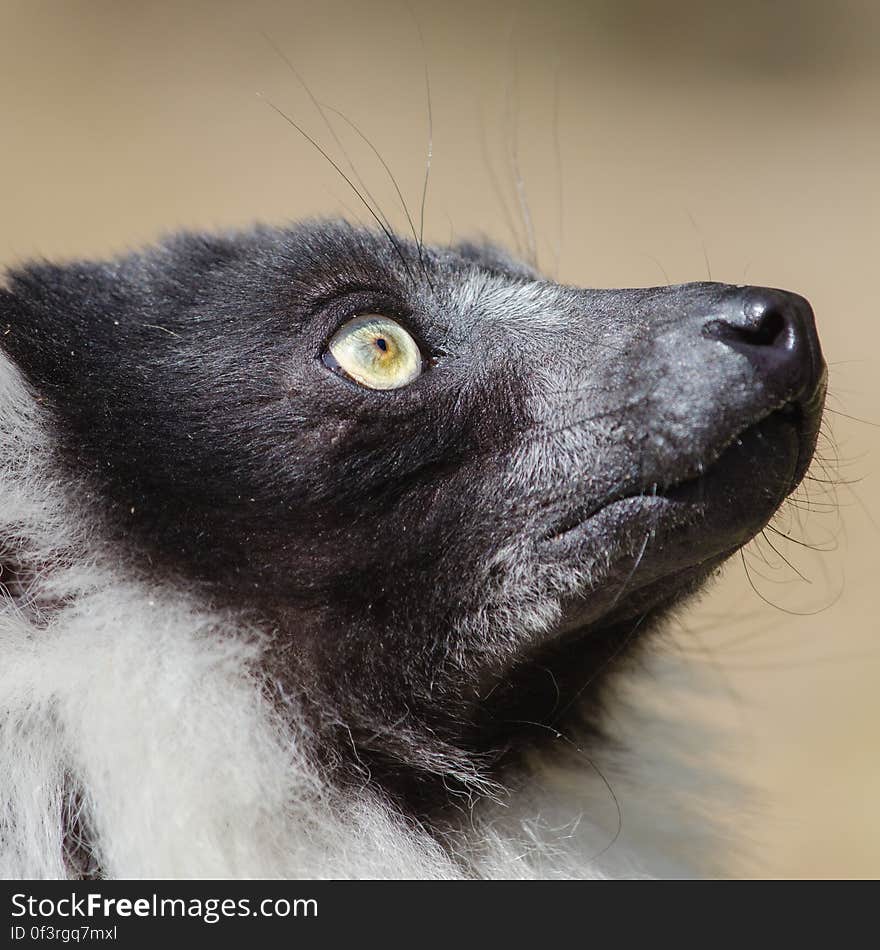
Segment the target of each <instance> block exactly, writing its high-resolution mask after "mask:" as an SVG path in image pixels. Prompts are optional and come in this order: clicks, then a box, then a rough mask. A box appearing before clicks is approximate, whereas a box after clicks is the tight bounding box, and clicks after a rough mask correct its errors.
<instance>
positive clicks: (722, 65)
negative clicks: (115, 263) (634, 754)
mask: <svg viewBox="0 0 880 950" xmlns="http://www.w3.org/2000/svg"><path fill="white" fill-rule="evenodd" d="M413 14H415V18H414V17H413ZM416 21H418V23H419V24H420V27H421V31H422V33H423V34H424V43H422V42H421V41H420V39H419V30H418V28H417V26H416ZM263 31H264V32H265V33H266V34H268V35H269V36H270V37H271V38H272V40H273V41H274V43H276V44H277V45H278V46H279V47H281V48H283V50H284V51H285V53H286V54H287V55H288V56H289V57H290V59H291V60H292V62H293V63H294V64H295V66H296V69H297V70H298V71H299V72H300V73H301V74H302V75H303V76H304V77H305V78H306V80H307V82H308V83H309V84H310V86H311V87H312V90H313V92H314V94H315V96H317V97H318V98H319V99H320V100H322V101H324V102H326V103H329V104H330V105H332V106H334V107H336V108H338V109H340V110H342V111H343V112H345V113H346V114H347V115H348V116H349V117H350V118H351V119H352V120H353V121H355V122H356V123H358V125H360V126H361V127H362V128H363V130H364V131H365V132H366V133H367V134H368V135H369V136H370V138H371V139H372V140H373V142H374V143H375V144H376V146H377V147H378V148H379V149H380V151H381V152H382V153H383V155H384V157H385V158H386V159H387V161H388V162H389V164H390V165H391V166H392V167H393V169H394V170H395V173H396V175H397V176H398V179H399V182H400V186H401V189H402V191H403V193H404V195H406V196H407V199H408V201H409V203H410V206H411V207H414V208H415V207H417V205H418V198H419V196H420V193H421V187H422V176H423V168H424V153H425V149H426V139H427V122H426V104H425V88H424V68H425V65H426V64H427V66H428V69H429V72H430V82H431V91H432V100H433V120H434V148H433V151H434V157H433V164H432V170H431V181H430V186H429V191H428V200H427V213H426V233H427V234H428V235H429V236H430V237H431V238H432V239H434V240H438V241H447V240H449V238H450V236H451V235H453V234H454V235H465V234H471V233H473V232H475V231H482V232H485V233H487V234H489V235H491V236H492V237H494V238H497V239H500V240H502V241H505V242H507V243H510V244H513V245H514V246H516V244H517V242H519V243H520V244H523V243H524V240H523V225H522V224H521V217H520V213H519V207H518V200H517V194H518V191H520V190H521V191H522V192H523V193H524V194H525V196H526V197H527V200H528V204H529V206H530V209H531V212H530V213H531V217H532V220H533V222H534V228H535V232H536V234H537V238H538V249H539V253H540V259H541V262H542V264H543V266H544V267H545V268H546V270H547V271H548V272H549V273H551V274H558V275H559V277H560V279H562V280H565V281H568V282H572V283H578V284H582V285H595V286H624V285H636V284H655V283H666V282H679V281H684V280H691V279H703V278H705V277H707V276H708V275H709V274H711V276H712V277H713V278H714V279H719V280H726V281H730V282H735V283H739V282H743V281H748V282H750V283H764V284H770V285H776V286H782V287H787V288H790V289H794V290H798V291H800V292H801V293H803V294H805V295H806V296H808V297H809V298H810V299H811V301H812V302H813V305H814V307H815V309H816V312H817V315H818V319H819V324H820V330H821V333H822V336H823V340H824V345H825V348H826V354H827V357H828V359H829V361H830V363H831V396H830V399H829V406H830V408H832V409H834V410H837V411H838V413H847V414H850V415H853V416H857V417H859V418H861V419H866V420H870V421H872V422H873V423H875V425H876V423H878V422H880V358H878V353H877V348H878V345H880V320H878V316H877V305H876V302H875V287H876V275H877V270H878V267H877V260H878V254H880V240H878V238H880V233H878V226H880V218H878V210H880V202H878V196H880V183H878V176H877V171H878V168H880V5H878V4H876V3H872V2H871V0H863V2H858V0H846V2H838V3H834V4H831V3H821V2H816V3H812V2H793V0H776V2H774V3H764V2H759V0H745V2H737V3H730V2H724V3H717V4H713V3H699V2H696V0H693V2H692V0H666V2H664V3H653V2H651V0H641V2H616V0H589V2H581V3H561V2H557V3H553V2H547V0H544V2H541V3H533V4H529V3H522V2H507V3H498V2H494V0H493V2H483V3H473V2H470V3H467V2H462V0H444V2H434V3H426V2H422V0H419V2H415V0H414V2H413V4H412V6H411V7H409V6H407V5H406V3H404V2H403V0H401V2H398V0H388V2H384V0H381V2H379V0H377V2H361V3H354V2H349V3H344V2H339V0H331V2H312V3H305V2H302V0H294V2H290V3H267V2H262V3H259V2H258V3H244V2H241V3H238V4H236V3H217V2H214V3H209V2H185V3H168V2H151V3H142V2H133V0H129V2H126V0H113V2H108V0H92V2H84V0H69V2H53V3H50V2H33V0H31V2H11V0H0V130H2V132H0V135H2V138H0V142H2V148H0V262H4V263H11V262H14V261H15V260H19V259H22V258H25V257H28V256H32V255H45V256H50V257H56V256H67V255H94V254H104V253H108V252H113V251H118V250H121V249H124V248H128V247H132V246H136V245H137V244H139V243H141V242H144V241H149V240H151V239H153V238H154V237H155V236H156V235H158V234H159V233H161V232H164V231H169V230H173V229H175V228H179V227H191V228H202V227H208V228H214V227H226V226H234V225H245V224H247V223H249V222H251V221H253V220H257V219H263V220H271V221H282V220H285V219H289V218H298V217H301V216H303V215H307V214H327V213H342V214H351V213H352V212H356V213H357V214H358V215H362V216H366V215H365V212H364V211H363V208H362V207H359V206H358V204H357V199H356V198H353V196H352V195H351V193H350V192H348V191H347V188H346V186H345V184H344V183H343V182H342V181H341V180H340V179H339V177H338V176H336V175H335V173H334V172H333V171H332V169H330V168H329V167H328V166H327V163H326V162H324V161H323V160H322V159H321V158H320V157H319V156H318V155H316V154H315V152H314V151H313V150H312V149H311V147H310V146H309V145H308V144H307V143H305V142H304V141H303V140H302V139H301V138H300V137H299V136H298V134H297V133H296V132H295V131H294V130H293V129H291V128H290V127H289V126H287V125H286V124H285V122H284V121H283V120H282V119H281V118H279V116H278V115H277V114H276V113H275V112H273V111H272V110H271V109H270V108H269V107H268V106H267V104H266V102H265V101H263V100H261V99H260V98H258V96H257V95H256V93H257V92H262V93H263V94H264V95H265V96H266V97H267V98H269V99H270V100H272V101H274V102H275V103H276V104H277V105H278V106H279V107H280V108H282V109H284V110H285V111H288V112H289V113H290V114H291V115H292V116H294V117H295V118H296V120H297V121H298V122H299V123H300V124H301V125H303V126H304V127H305V128H307V129H308V130H309V132H310V133H311V134H312V135H314V136H316V137H319V138H320V139H321V140H322V141H323V142H325V143H326V144H327V146H328V147H332V148H333V150H334V154H336V155H337V156H338V154H339V153H338V150H336V145H335V143H334V142H333V139H332V138H331V137H330V135H329V133H328V131H327V129H326V127H325V126H324V124H323V122H322V120H321V118H320V117H319V116H318V114H317V113H316V111H315V108H314V106H313V104H312V102H311V101H310V98H309V96H308V95H307V93H306V92H305V91H304V89H303V88H302V86H301V85H300V84H299V83H298V81H297V79H296V78H295V77H294V75H293V74H292V73H291V71H290V70H289V69H288V67H287V66H286V65H285V64H284V62H283V61H282V60H281V59H280V58H279V56H278V55H276V53H275V52H273V50H272V48H271V47H270V45H269V44H268V42H267V40H266V39H265V38H264V36H263V35H262V32H263ZM336 121H337V126H338V134H339V137H340V139H342V140H343V141H344V142H345V144H346V145H347V146H348V147H349V148H350V151H351V155H352V158H353V159H354V161H355V163H356V164H357V167H358V169H359V172H360V174H361V175H362V176H363V179H364V181H366V182H367V184H368V186H369V188H370V190H371V192H372V193H373V194H374V195H375V197H376V199H377V200H378V201H379V202H380V203H381V204H382V206H383V207H384V208H385V209H386V211H387V213H388V214H389V216H390V217H391V218H392V219H393V220H394V221H395V222H397V224H398V225H399V226H401V227H403V226H404V223H405V222H404V218H403V216H402V214H401V212H400V210H399V207H398V206H397V205H396V204H395V195H394V192H393V189H392V188H391V187H390V185H389V183H388V182H387V180H386V179H385V177H384V173H383V171H382V168H381V166H379V165H378V163H377V162H376V160H375V158H374V157H373V156H372V154H371V152H370V151H369V149H368V148H367V147H366V146H364V145H363V143H362V142H360V141H359V140H358V139H357V136H356V135H354V133H352V132H351V131H350V129H348V128H347V127H346V126H345V124H344V123H343V122H342V121H341V120H336ZM341 161H342V162H343V167H345V168H346V170H347V165H345V164H344V159H342V160H341ZM489 166H491V167H492V169H494V171H493V172H492V173H490V171H489ZM517 168H518V169H519V172H520V173H521V175H522V180H523V183H524V184H523V186H522V189H518V188H517V186H516V184H515V181H516V177H517V174H516V172H517ZM493 182H494V183H493ZM502 198H503V201H502ZM504 204H506V206H507V211H505V210H504V207H503V206H504ZM511 223H512V224H513V226H514V227H515V229H516V232H517V233H516V235H513V234H511ZM829 420H830V423H831V430H832V431H833V441H830V440H828V439H826V440H825V441H824V442H823V444H822V446H821V448H820V454H821V455H822V458H823V459H824V460H825V464H824V466H823V467H819V468H817V469H816V470H815V474H816V475H817V476H818V477H821V478H824V477H826V476H825V475H823V472H826V471H827V472H830V473H831V474H832V475H833V477H836V478H840V479H844V480H847V481H849V480H853V479H855V480H857V484H855V485H840V486H839V487H837V488H836V490H835V489H834V488H833V486H828V485H823V484H821V483H819V482H812V483H810V484H809V485H808V486H807V487H806V488H804V489H803V490H802V491H801V493H800V494H799V496H798V499H799V502H800V504H801V505H802V506H807V505H809V506H810V507H812V508H813V509H814V510H813V511H812V512H809V513H808V512H806V511H803V510H801V509H800V508H798V509H794V508H789V510H788V512H787V514H784V515H783V516H782V519H781V521H780V522H779V523H778V526H779V527H780V529H782V530H791V532H792V534H793V535H794V536H795V537H796V538H798V539H800V540H805V541H808V542H810V543H813V544H815V545H819V546H821V547H823V548H825V547H827V548H833V549H834V550H830V551H822V552H814V551H811V550H809V549H807V548H805V547H803V546H802V545H799V544H796V543H790V542H785V541H784V540H783V539H782V538H780V537H778V536H775V535H770V536H769V537H770V539H771V540H772V541H773V543H774V544H775V545H776V546H777V547H778V549H779V551H780V552H781V553H782V554H783V555H784V556H785V558H787V559H788V560H790V561H791V562H792V564H793V565H794V566H795V568H796V569H797V571H799V572H800V573H802V574H803V575H804V577H806V578H808V581H804V580H801V579H800V578H799V577H798V575H797V574H796V573H795V572H794V571H793V570H792V569H790V568H788V567H787V566H786V565H785V564H784V562H783V561H782V560H781V558H780V557H779V556H777V555H776V554H775V553H774V552H773V551H772V550H771V549H770V548H769V546H768V544H767V543H766V542H760V543H757V544H753V545H752V546H751V547H750V549H749V553H748V555H747V559H746V560H747V564H748V565H749V568H750V571H751V573H752V580H753V582H754V584H755V586H756V587H757V590H758V591H759V594H760V596H759V595H758V594H756V593H755V592H753V590H752V589H751V587H750V585H749V584H748V582H747V579H746V577H745V571H744V567H743V564H742V563H741V562H737V561H734V562H733V563H731V565H730V566H729V567H728V569H727V572H726V576H725V578H724V580H723V581H722V583H721V584H720V585H718V586H717V587H716V588H715V589H714V590H713V592H712V593H711V595H710V596H709V597H708V598H707V599H706V601H705V603H704V604H703V606H702V607H701V608H700V610H699V611H697V612H696V613H691V614H689V615H688V617H687V619H686V621H685V623H684V626H683V628H682V629H681V630H680V631H679V633H678V635H677V636H676V638H675V643H676V644H677V646H671V647H670V649H680V650H681V651H683V652H685V653H688V654H689V655H692V656H693V661H694V663H695V664H696V665H698V666H700V667H701V668H703V669H704V670H706V671H707V675H708V680H707V682H708V684H709V690H708V692H709V693H710V696H709V698H708V700H707V702H708V703H709V705H710V706H711V710H710V711H711V713H712V715H713V716H715V717H717V718H718V719H720V720H721V721H724V722H726V723H728V724H731V725H733V726H734V727H735V729H736V731H737V734H738V736H739V738H740V741H739V743H738V745H737V748H736V751H733V752H731V760H730V761H731V765H732V767H733V770H734V771H735V772H736V773H737V774H739V775H741V776H743V777H744V778H746V779H748V780H754V781H755V782H756V784H757V786H758V787H759V788H760V789H762V790H763V795H762V798H761V799H760V800H759V801H758V803H757V804H756V805H755V807H753V808H752V809H751V811H750V812H748V813H746V812H744V813H743V814H742V815H741V816H735V817H736V820H737V821H738V822H740V823H741V826H742V830H743V833H744V834H745V835H746V836H748V837H749V838H751V839H752V841H753V842H754V850H755V852H756V853H757V856H758V858H759V859H760V861H761V862H762V867H763V872H762V873H765V874H768V875H793V876H815V875H820V876H852V875H863V876H880V743H878V741H877V740H878V727H877V719H878V714H880V638H878V632H880V629H878V628H880V623H878V620H877V617H876V613H875V609H874V600H875V598H876V594H877V588H878V579H877V577H876V570H875V564H876V554H875V551H876V548H877V545H878V542H880V529H878V524H880V506H878V502H877V497H878V493H880V476H878V472H877V468H878V465H880V451H878V449H880V429H878V428H876V427H872V426H870V425H868V424H863V423H859V422H856V421H853V420H851V419H849V418H847V416H845V415H840V414H834V415H830V416H829ZM830 502H834V503H832V504H829V503H830ZM798 522H800V523H798ZM765 601H766V602H765ZM768 602H769V603H768ZM773 605H776V606H773ZM784 610H788V611H793V612H797V614H806V616H800V615H795V614H794V613H786V612H784ZM817 611H818V612H817ZM625 817H626V816H625V815H624V820H625Z"/></svg>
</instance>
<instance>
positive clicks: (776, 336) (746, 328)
mask: <svg viewBox="0 0 880 950" xmlns="http://www.w3.org/2000/svg"><path fill="white" fill-rule="evenodd" d="M749 316H750V318H751V320H750V322H749V323H747V324H745V325H742V324H741V325H739V326H738V325H737V324H735V323H728V322H727V321H726V320H710V321H709V322H708V323H707V324H705V325H704V327H703V333H704V334H705V335H706V336H710V337H712V338H713V339H715V340H723V341H724V342H725V343H734V344H735V343H739V344H741V345H745V346H778V347H784V346H786V345H787V343H788V337H789V336H790V333H789V329H790V328H789V322H788V320H786V318H785V316H784V315H783V314H782V313H781V312H780V311H779V310H777V309H775V308H772V309H770V308H768V309H766V310H763V312H760V313H755V312H754V310H753V312H752V313H751V314H749Z"/></svg>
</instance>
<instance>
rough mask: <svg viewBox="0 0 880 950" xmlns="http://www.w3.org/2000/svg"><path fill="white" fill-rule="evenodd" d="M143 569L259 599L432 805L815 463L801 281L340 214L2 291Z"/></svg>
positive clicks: (396, 783)
mask: <svg viewBox="0 0 880 950" xmlns="http://www.w3.org/2000/svg"><path fill="white" fill-rule="evenodd" d="M0 294H2V296H0V346H2V347H3V349H4V350H5V351H6V352H7V353H8V354H9V355H10V356H11V357H12V359H13V360H14V361H15V362H16V363H17V364H18V365H19V367H20V368H21V369H22V370H23V372H24V373H25V375H26V377H27V378H28V380H29V382H30V384H31V385H32V387H33V388H34V390H35V391H36V392H37V393H38V395H39V397H40V398H41V399H42V401H43V402H44V403H45V404H46V405H47V406H48V407H49V408H50V410H51V412H52V415H53V417H54V420H55V424H56V426H57V436H58V441H59V445H60V446H61V456H62V458H63V459H64V463H65V464H66V465H67V466H68V469H69V472H70V474H71V476H72V477H75V478H76V479H77V480H78V481H82V482H84V483H85V484H86V485H87V486H88V490H89V491H90V492H91V493H92V495H93V497H94V498H95V499H96V504H98V506H99V507H100V509H101V510H102V512H103V514H104V516H105V520H106V526H105V530H106V533H107V536H108V538H109V539H110V540H111V542H112V543H113V544H115V545H117V547H118V550H120V552H124V554H125V558H124V560H125V561H126V563H129V564H134V565H137V570H140V571H142V572H145V573H149V574H152V575H160V576H161V577H162V578H164V579H167V580H168V581H169V582H172V583H180V584H185V585H186V586H187V587H188V588H189V589H195V590H196V591H198V593H199V595H200V596H202V597H204V598H205V600H206V602H208V601H210V602H211V603H216V604H222V605H223V606H225V607H227V608H230V609H233V610H240V611H241V612H242V615H243V616H247V617H248V618H249V619H250V620H252V621H254V622H256V623H258V624H260V625H261V626H262V627H263V629H264V630H265V631H267V635H268V637H269V639H270V642H271V644H272V647H271V649H270V650H269V652H268V654H267V656H266V660H265V662H266V672H267V674H268V677H269V680H270V681H272V682H276V683H278V684H280V685H281V686H282V687H283V691H284V692H285V693H286V694H290V693H295V694H296V695H297V697H298V699H299V700H300V702H301V704H302V706H303V708H305V709H306V710H307V714H308V716H309V718H310V724H311V726H312V730H313V734H314V735H315V736H316V748H320V749H323V750H324V751H325V752H326V753H327V756H328V758H327V761H328V763H329V762H332V763H334V765H335V768H336V774H337V775H338V776H339V780H340V781H347V780H352V779H358V777H359V774H360V773H359V770H360V769H361V768H364V769H369V772H370V774H371V775H372V777H373V780H374V781H376V782H379V783H380V784H382V785H383V786H384V789H385V790H386V791H387V792H388V793H389V794H390V795H392V796H395V797H397V798H399V799H400V800H405V801H407V802H408V803H413V802H417V803H419V807H425V808H427V807H433V806H434V805H435V804H436V803H437V802H438V801H444V800H446V799H447V798H448V796H449V795H454V794H455V793H456V792H457V791H458V792H460V791H461V790H462V789H467V788H473V787H477V786H479V785H480V783H481V782H484V781H485V780H486V779H487V778H488V779H492V778H493V777H495V776H497V774H498V771H499V770H500V769H502V768H504V767H506V766H510V767H513V763H515V761H516V760H517V753H519V752H520V751H521V750H522V749H523V748H524V747H526V746H527V745H528V744H529V743H532V742H539V741H540V740H541V736H542V735H544V734H546V731H547V730H546V727H547V726H551V727H552V728H553V729H555V728H557V727H559V726H562V725H563V724H565V723H572V722H574V721H575V720H577V722H578V723H579V724H580V725H581V726H583V727H585V728H590V727H591V726H594V725H595V723H596V720H595V713H596V703H597V702H598V701H599V698H600V696H601V687H602V684H603V683H604V681H605V678H606V674H607V673H609V672H610V671H611V670H612V669H613V667H614V666H615V665H616V662H617V660H618V659H619V658H620V656H621V655H623V653H624V652H625V651H626V650H627V649H628V648H629V647H630V646H631V645H632V644H634V643H635V642H636V641H637V640H639V639H640V638H641V635H642V634H643V632H644V631H645V630H647V629H648V628H649V627H650V626H651V624H652V623H653V622H654V621H655V619H656V618H657V617H658V616H660V615H662V613H663V612H664V611H666V610H668V608H669V607H671V606H672V605H674V604H675V603H677V602H678V601H679V600H681V599H682V598H683V597H685V596H686V595H688V594H689V593H691V592H693V591H694V590H695V589H696V588H698V587H699V586H700V584H701V583H702V582H703V581H705V579H706V578H707V577H708V576H709V575H710V574H711V573H712V572H713V571H714V570H715V569H716V567H717V566H718V565H719V564H720V563H721V562H722V561H723V560H724V559H725V558H726V557H728V556H729V555H730V554H731V553H732V552H734V551H736V550H737V549H738V548H740V547H741V546H742V545H743V544H745V543H746V542H747V541H748V540H749V539H750V538H751V537H752V536H753V535H755V534H756V533H757V532H758V531H760V530H761V528H762V527H764V525H765V524H766V523H767V522H768V520H769V519H770V518H771V516H772V515H773V513H774V512H775V510H776V509H777V507H778V506H779V505H780V504H781V502H782V501H783V500H784V498H785V497H786V496H787V494H788V493H790V492H791V491H792V490H793V489H794V487H795V486H796V485H797V484H798V482H799V480H800V479H801V478H802V476H803V475H804V473H805V471H806V468H807V466H808V464H809V462H810V459H811V456H812V452H813V448H814V444H815V439H816V434H817V430H818V424H819V418H820V414H821V409H822V402H823V397H824V380H825V371H824V364H823V361H822V356H821V353H820V349H819V344H818V340H817V337H816V333H815V329H814V325H813V316H812V312H811V310H810V307H809V305H808V304H807V302H806V301H805V300H804V299H802V298H801V297H798V296H795V295H793V294H789V293H784V292H781V291H776V290H767V289H761V288H755V287H733V286H726V285H722V284H715V283H700V284H687V285H682V286H675V287H662V288H650V289H636V290H582V289H577V288H574V287H567V286H562V285H559V284H556V283H553V282H550V281H547V280H543V279H540V278H539V277H538V276H537V275H536V274H534V273H533V272H531V271H530V270H529V269H528V268H526V267H524V266H522V265H520V264H517V263H515V262H514V261H512V260H511V259H509V258H507V257H506V256H505V255H504V254H502V253H501V252H498V251H495V250H492V249H490V248H484V247H481V246H477V245H462V246H458V247H453V248H448V249H443V248H429V247H419V246H417V245H415V244H409V243H407V242H405V241H403V240H400V239H393V240H389V239H388V238H387V236H386V235H383V234H376V233H372V232H368V231H364V230H359V229H356V228H353V227H350V226H348V225H345V224H327V223H312V224H305V225H301V226H298V227H294V228H291V229H280V230H274V229H259V230H255V231H253V232H250V233H246V234H240V235H233V236H221V237H205V236H200V235H191V236H182V237H179V238H176V239H174V240H171V241H169V242H167V243H165V244H163V245H161V246H159V247H158V248H156V249H154V250H150V251H148V252H146V253H142V254H136V255H132V256H129V257H125V258H122V259H119V260H116V261H114V262H111V263H102V264H93V263H75V264H69V265H65V266H51V265H43V264H40V265H35V266H30V267H26V268H23V269H21V270H18V271H17V272H15V273H13V274H12V275H11V276H10V279H9V283H8V287H7V289H6V290H4V291H0Z"/></svg>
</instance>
